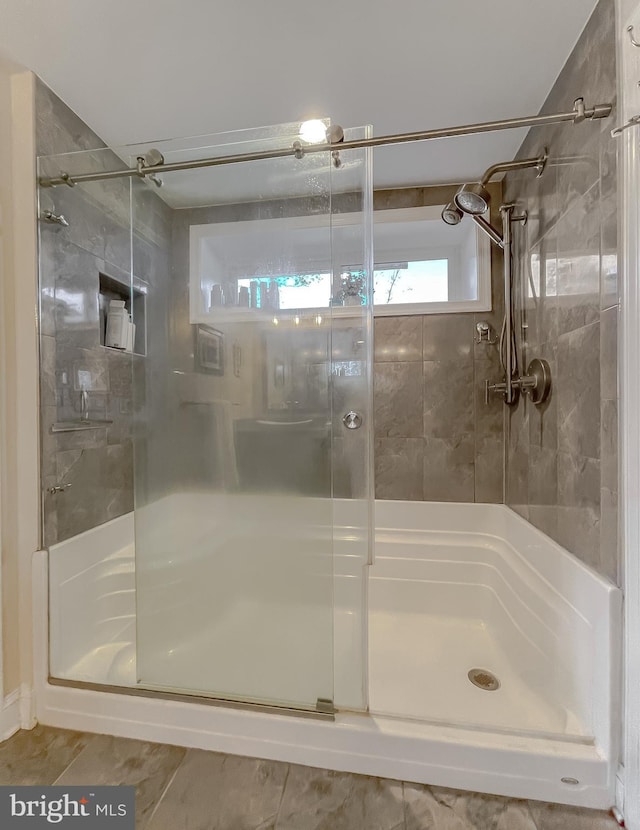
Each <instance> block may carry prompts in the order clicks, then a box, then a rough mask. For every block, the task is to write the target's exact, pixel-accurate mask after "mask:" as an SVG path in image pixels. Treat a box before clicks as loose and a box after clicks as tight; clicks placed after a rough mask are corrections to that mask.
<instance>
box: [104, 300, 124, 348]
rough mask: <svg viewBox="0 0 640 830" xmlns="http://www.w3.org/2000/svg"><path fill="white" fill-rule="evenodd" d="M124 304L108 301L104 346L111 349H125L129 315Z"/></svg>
mask: <svg viewBox="0 0 640 830" xmlns="http://www.w3.org/2000/svg"><path fill="white" fill-rule="evenodd" d="M124 303H125V301H124V300H110V302H109V311H108V314H107V330H106V333H105V340H104V344H105V346H109V347H110V348H112V349H126V348H127V339H128V326H129V314H128V312H127V310H126V309H125V307H124Z"/></svg>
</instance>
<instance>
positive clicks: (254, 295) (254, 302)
mask: <svg viewBox="0 0 640 830" xmlns="http://www.w3.org/2000/svg"><path fill="white" fill-rule="evenodd" d="M249 292H250V295H251V297H250V300H251V308H260V283H259V282H258V280H251V283H250V286H249Z"/></svg>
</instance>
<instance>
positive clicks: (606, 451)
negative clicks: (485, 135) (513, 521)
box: [505, 0, 619, 582]
mask: <svg viewBox="0 0 640 830" xmlns="http://www.w3.org/2000/svg"><path fill="white" fill-rule="evenodd" d="M614 23H615V10H614V0H600V3H599V4H598V6H597V7H596V9H595V11H594V13H593V15H592V17H591V19H590V21H589V23H588V24H587V26H586V28H585V30H584V32H583V33H582V35H581V36H580V38H579V40H578V43H577V45H576V47H575V50H574V52H573V53H572V55H571V56H570V58H569V60H568V62H567V64H566V65H565V67H564V69H563V71H562V73H561V74H560V76H559V78H558V80H557V82H556V84H555V86H554V88H553V90H552V91H551V93H550V95H549V97H548V99H547V101H546V102H545V105H544V107H543V112H551V111H559V110H565V109H570V108H571V107H572V104H573V100H574V99H575V98H576V97H577V96H578V95H581V96H584V98H585V101H586V102H587V103H588V104H593V103H604V102H609V101H610V102H614V103H615V97H616V65H615V55H616V50H615V28H614ZM615 122H616V115H615V111H614V113H613V114H612V116H611V117H610V118H608V119H606V120H603V121H600V122H595V123H589V122H586V123H584V124H581V125H575V126H574V125H571V124H567V125H560V126H554V127H545V128H542V129H536V130H532V131H531V132H530V133H529V134H528V135H527V138H526V139H525V142H524V144H523V145H522V147H521V149H520V152H519V154H518V155H519V156H520V157H525V156H531V155H537V154H538V153H539V152H541V151H542V149H543V148H544V147H545V146H546V147H548V148H549V155H550V159H549V164H548V166H547V169H546V171H545V173H544V175H543V176H542V178H540V179H535V178H533V177H532V176H531V174H530V173H527V172H523V173H520V174H515V175H510V176H508V177H507V179H506V182H505V198H506V199H507V200H508V201H514V202H516V203H517V204H518V205H520V206H522V207H525V208H526V209H527V210H528V211H529V216H530V222H529V224H528V226H527V228H526V229H524V230H522V229H520V228H519V227H518V226H516V229H515V242H516V246H517V250H516V256H515V262H516V269H517V271H516V291H517V304H518V319H517V321H516V324H517V326H518V330H519V332H520V333H521V335H522V350H521V351H522V365H523V366H526V365H527V363H528V361H529V360H530V359H531V358H533V357H536V356H538V357H543V358H546V359H547V360H548V361H549V363H550V365H551V369H552V374H553V392H552V396H551V400H550V401H549V403H548V404H546V405H545V406H543V407H542V408H537V407H535V406H532V405H531V404H530V403H529V402H528V401H527V400H524V401H521V402H520V403H519V405H518V406H517V408H515V409H513V410H512V411H510V413H509V423H508V430H507V481H506V491H507V503H508V504H510V505H511V506H512V507H514V508H515V509H516V510H517V511H518V512H519V513H521V514H522V515H523V516H525V518H528V519H529V521H531V522H532V523H533V524H534V525H536V526H537V527H539V528H540V529H541V530H543V531H545V532H546V533H548V534H549V535H550V536H552V537H553V538H554V539H556V540H557V541H558V542H559V543H560V544H562V545H563V546H564V547H565V548H567V549H568V550H570V551H571V552H572V553H574V554H576V555H577V556H578V557H580V558H581V559H582V560H583V561H585V562H586V563H588V564H589V565H591V566H593V567H594V568H596V569H597V570H598V571H599V572H600V573H602V574H604V575H606V576H608V577H609V578H610V579H612V580H613V581H614V582H615V581H617V580H618V577H619V574H618V568H619V566H618V553H617V551H618V540H617V501H618V497H617V494H618V486H617V482H618V453H617V434H618V426H617V422H618V384H617V323H618V313H619V306H618V286H617V199H618V189H617V166H616V150H617V143H616V140H615V139H612V138H611V137H610V130H611V128H612V126H614V125H615ZM532 286H533V288H532Z"/></svg>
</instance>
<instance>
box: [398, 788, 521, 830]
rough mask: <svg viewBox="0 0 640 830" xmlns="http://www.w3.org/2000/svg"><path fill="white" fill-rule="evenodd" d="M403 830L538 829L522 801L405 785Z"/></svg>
mask: <svg viewBox="0 0 640 830" xmlns="http://www.w3.org/2000/svg"><path fill="white" fill-rule="evenodd" d="M404 798H405V822H406V830H537V829H536V826H535V824H534V822H533V818H532V817H531V813H530V811H529V807H528V805H527V803H526V802H525V801H516V800H512V799H507V798H500V797H499V796H490V795H481V794H479V793H465V792H461V791H457V790H449V789H445V788H443V787H424V786H421V785H419V784H405V785H404Z"/></svg>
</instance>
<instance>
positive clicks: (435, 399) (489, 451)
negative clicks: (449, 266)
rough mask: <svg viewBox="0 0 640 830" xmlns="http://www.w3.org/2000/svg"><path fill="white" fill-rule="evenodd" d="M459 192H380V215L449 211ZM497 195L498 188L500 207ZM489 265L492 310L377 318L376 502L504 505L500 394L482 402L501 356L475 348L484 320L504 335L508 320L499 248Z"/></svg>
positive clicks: (498, 372) (484, 347) (492, 347)
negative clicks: (441, 207) (444, 207)
mask: <svg viewBox="0 0 640 830" xmlns="http://www.w3.org/2000/svg"><path fill="white" fill-rule="evenodd" d="M481 172H482V171H479V173H478V175H480V173H481ZM455 190H456V187H455V186H451V187H433V188H429V187H425V188H408V189H405V190H396V191H378V192H376V193H375V200H374V207H375V208H376V209H393V208H404V207H419V206H422V205H437V204H445V203H447V202H449V201H450V200H451V198H452V197H453V194H454V192H455ZM500 195H501V193H500V189H499V188H497V187H496V188H494V191H493V194H492V196H493V199H492V201H493V204H494V206H496V207H497V206H499V205H500ZM497 220H498V217H497V216H495V215H494V216H493V221H497ZM493 247H494V246H492V248H493ZM491 257H492V258H491V270H492V288H493V292H492V293H493V302H492V305H493V308H492V311H490V312H482V313H478V314H473V313H465V314H436V315H433V314H430V315H425V316H420V315H413V316H405V317H377V318H376V320H375V326H374V328H375V352H374V409H375V491H376V496H377V498H380V499H406V500H410V501H421V500H426V501H464V502H473V501H477V502H493V503H495V502H498V503H499V502H502V500H503V479H504V474H503V469H504V435H503V421H504V413H503V405H502V403H501V401H500V399H499V398H497V397H496V396H492V398H491V400H490V402H489V404H488V405H487V404H485V402H484V381H485V379H489V380H491V381H492V382H495V381H499V380H501V379H502V373H501V370H500V362H499V354H498V348H497V346H495V345H486V344H481V345H479V344H476V343H475V342H474V341H475V331H476V329H475V326H476V323H478V322H479V321H481V320H486V321H487V322H489V323H490V324H491V327H492V329H493V331H494V332H499V331H500V326H501V322H502V314H503V308H504V302H503V296H502V290H503V288H502V286H503V282H502V258H501V255H500V253H499V252H498V251H497V249H495V248H494V250H492V255H491Z"/></svg>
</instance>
